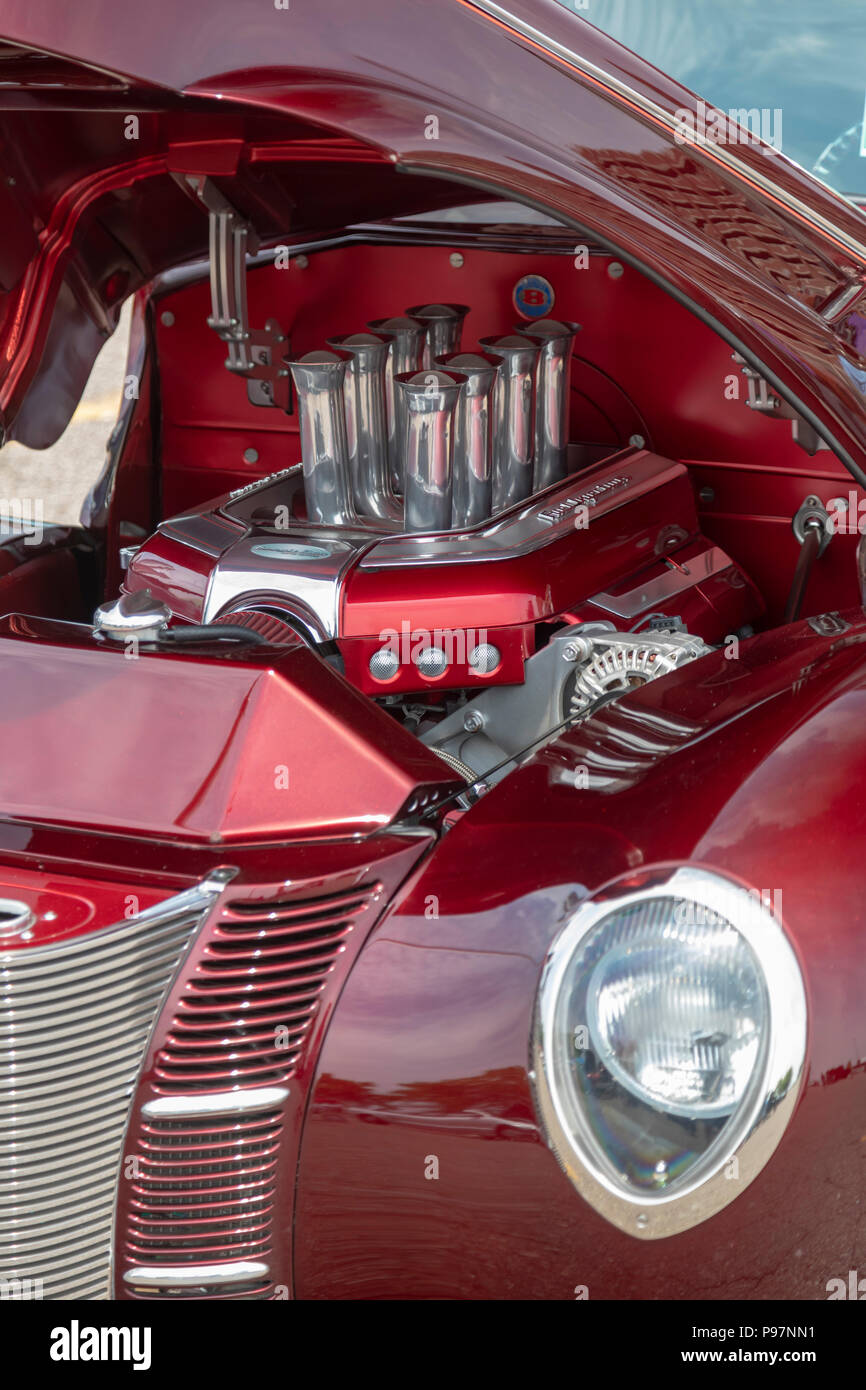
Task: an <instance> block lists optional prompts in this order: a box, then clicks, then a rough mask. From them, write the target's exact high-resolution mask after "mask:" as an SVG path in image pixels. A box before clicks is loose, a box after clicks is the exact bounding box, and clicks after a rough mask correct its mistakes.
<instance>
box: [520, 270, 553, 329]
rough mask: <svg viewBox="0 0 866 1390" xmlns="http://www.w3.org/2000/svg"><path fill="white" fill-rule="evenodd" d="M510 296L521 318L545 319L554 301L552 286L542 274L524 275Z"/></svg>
mask: <svg viewBox="0 0 866 1390" xmlns="http://www.w3.org/2000/svg"><path fill="white" fill-rule="evenodd" d="M511 298H512V301H513V303H514V307H515V309H516V310H517V312H518V314H519V315H520V317H521V318H522V319H546V318H547V317H548V315H549V314H550V311H551V309H552V308H553V306H554V304H555V303H556V295H555V294H554V292H553V286H552V285H551V283H550V281H549V280H545V278H544V276H543V275H524V277H523V279H522V280H518V282H517V284H516V285H515V286H514V293H513V294H512V296H511Z"/></svg>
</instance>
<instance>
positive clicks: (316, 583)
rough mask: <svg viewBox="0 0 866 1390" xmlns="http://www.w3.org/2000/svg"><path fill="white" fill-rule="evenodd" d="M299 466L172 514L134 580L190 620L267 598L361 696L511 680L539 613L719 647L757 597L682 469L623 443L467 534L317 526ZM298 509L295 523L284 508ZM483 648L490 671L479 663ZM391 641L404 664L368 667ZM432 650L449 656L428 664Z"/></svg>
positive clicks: (530, 646) (140, 558) (541, 617)
mask: <svg viewBox="0 0 866 1390" xmlns="http://www.w3.org/2000/svg"><path fill="white" fill-rule="evenodd" d="M299 484H300V477H299V474H298V472H297V470H287V472H286V474H283V475H277V476H276V477H275V478H274V479H272V480H271V481H267V480H266V481H265V482H263V483H261V484H254V485H253V486H252V487H251V488H247V489H244V490H243V493H242V494H240V495H236V496H235V497H229V498H227V499H222V500H220V501H218V502H217V503H215V504H213V505H212V507H211V508H210V509H208V508H202V509H201V510H200V511H199V512H197V513H193V514H191V515H189V516H186V517H182V518H179V519H178V520H176V521H170V522H167V523H165V524H164V525H163V526H161V527H160V530H159V531H158V532H157V534H156V535H155V536H154V537H152V538H151V540H150V541H148V542H147V543H146V545H144V546H143V547H142V549H141V550H140V551H139V552H138V554H137V555H136V557H135V559H134V561H133V563H132V565H131V567H130V571H129V574H128V576H127V586H126V587H127V588H128V589H129V590H130V591H132V590H135V589H139V588H144V587H148V588H150V589H151V590H152V592H153V593H154V594H155V595H156V596H157V597H159V598H161V599H162V600H163V601H164V602H166V603H167V604H168V606H169V607H170V608H171V609H172V612H173V613H174V614H175V615H176V617H177V618H178V619H180V620H181V621H192V622H202V621H212V620H214V619H215V618H217V617H223V616H226V615H228V614H231V613H237V612H242V611H245V610H246V611H249V610H250V609H251V608H258V609H260V610H264V611H273V612H277V613H280V612H282V613H286V614H287V615H292V616H293V617H294V619H295V620H300V621H301V622H303V623H304V624H305V626H307V628H308V629H309V630H310V631H312V633H313V635H314V636H316V637H317V638H319V639H320V640H336V641H337V642H338V644H339V647H340V650H341V653H342V656H343V659H344V662H345V669H346V674H347V676H348V678H349V679H350V680H351V681H352V683H353V684H354V685H356V686H357V687H358V688H359V689H361V690H363V691H365V692H366V693H367V694H372V695H383V694H391V693H396V692H412V691H416V692H423V691H428V690H436V689H437V688H452V689H453V688H456V687H463V686H470V687H471V686H476V687H477V686H483V685H488V684H506V683H509V684H514V683H519V682H520V681H522V679H523V663H524V661H525V659H526V657H527V656H528V655H530V654H531V653H532V652H533V651H534V650H535V629H536V624H538V623H541V622H551V621H563V620H564V621H570V622H574V621H580V620H582V619H589V618H592V619H596V620H597V619H599V618H606V619H608V620H609V621H613V622H614V624H615V625H616V626H617V627H620V628H629V627H632V626H634V625H635V624H636V622H638V621H639V620H640V619H641V618H642V617H644V616H645V615H647V614H649V613H650V612H661V613H665V614H667V615H671V616H680V617H682V618H683V619H684V621H685V622H686V623H687V626H688V627H689V630H690V631H692V632H693V633H695V634H696V635H697V636H700V637H703V638H704V640H705V641H708V642H718V641H721V640H722V638H723V637H724V636H725V635H726V634H727V633H729V632H732V631H735V630H737V629H738V628H739V627H741V626H742V625H743V624H744V623H746V622H748V621H750V620H751V619H753V618H754V617H755V616H756V615H757V614H758V613H759V612H760V611H761V608H762V604H761V599H760V597H759V595H758V594H757V591H756V590H755V588H754V586H753V585H752V584H751V583H750V581H749V580H748V579H747V578H746V576H745V575H744V574H743V573H742V571H741V570H740V569H739V568H738V567H737V566H736V565H735V564H734V563H733V562H732V561H731V560H730V558H729V557H728V556H727V555H726V554H725V553H724V552H723V551H722V550H720V549H719V548H718V547H716V546H713V545H711V544H710V542H709V541H707V540H706V538H704V537H703V536H701V534H700V532H699V529H698V520H697V514H696V510H695V502H694V495H693V490H692V484H691V480H690V477H689V473H688V469H687V468H686V467H685V466H684V465H682V464H679V463H674V462H672V461H671V460H670V459H665V458H662V457H660V456H659V455H657V454H652V453H649V452H647V451H646V450H625V451H623V452H622V453H619V454H617V455H615V456H614V457H612V458H610V459H607V460H605V461H604V462H603V463H601V464H597V465H595V466H593V467H592V468H590V469H587V470H585V471H583V472H582V473H580V474H578V475H574V476H572V477H571V478H570V479H569V480H568V481H567V482H566V483H563V484H558V485H557V486H556V487H554V488H549V489H548V490H547V491H546V492H543V493H540V494H538V495H537V496H536V497H534V498H532V499H531V500H530V501H528V502H524V503H521V504H519V505H518V506H516V507H514V508H512V509H511V510H510V511H508V512H505V513H502V514H501V515H500V516H498V517H496V518H495V519H494V520H493V521H491V522H488V523H487V524H486V525H484V526H481V527H476V528H475V529H473V530H467V531H460V532H446V533H440V534H437V535H430V536H417V535H394V534H390V535H389V534H385V535H383V534H382V532H381V528H380V529H378V530H377V529H376V523H371V526H370V529H369V530H366V529H365V530H363V531H351V532H350V531H342V530H337V529H333V528H326V527H318V526H313V525H310V524H309V523H307V522H305V521H304V520H303V519H302V518H301V512H302V502H301V498H300V492H299ZM286 511H288V512H289V513H290V515H291V517H292V522H291V525H290V528H289V529H288V530H287V529H286V528H285V526H283V527H282V529H280V528H279V527H278V526H277V525H276V521H275V518H276V517H277V515H278V514H279V512H282V513H284V514H285V513H286ZM479 643H486V644H490V645H493V646H494V647H495V648H496V649H497V651H498V652H499V661H498V664H496V665H495V667H494V669H492V670H489V671H486V672H481V671H479V670H477V669H475V668H474V667H473V666H472V665H471V664H470V661H469V657H470V656H471V653H472V650H473V648H474V647H475V646H476V645H478V644H479ZM383 645H387V646H390V647H391V648H392V649H394V650H396V651H397V653H398V656H399V663H398V665H397V667H396V670H394V671H393V672H386V673H384V674H383V675H382V676H381V677H374V676H373V675H371V673H370V659H371V657H372V656H373V655H374V653H375V652H377V651H378V650H379V649H380V648H382V646H383ZM425 646H438V647H441V648H443V649H444V650H445V652H446V658H447V664H446V665H445V668H444V669H443V670H441V671H439V672H436V673H432V674H424V673H423V671H421V670H419V668H418V665H417V664H416V656H417V653H418V651H420V650H421V649H423V648H424V647H425Z"/></svg>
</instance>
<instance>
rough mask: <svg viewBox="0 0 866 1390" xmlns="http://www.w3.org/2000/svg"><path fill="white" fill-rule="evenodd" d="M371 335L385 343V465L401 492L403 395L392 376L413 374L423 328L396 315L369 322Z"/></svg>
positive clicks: (415, 322)
mask: <svg viewBox="0 0 866 1390" xmlns="http://www.w3.org/2000/svg"><path fill="white" fill-rule="evenodd" d="M367 327H368V328H369V329H370V332H371V333H375V334H376V336H377V337H379V338H384V339H385V341H386V342H387V343H388V344H389V348H388V360H387V362H386V364H385V405H386V409H387V412H388V462H389V465H390V468H391V487H392V488H393V490H394V492H398V493H400V494H401V495H402V492H403V452H402V449H401V440H402V439H403V436H404V434H405V420H404V418H403V395H402V392H395V390H394V377H395V376H399V375H400V373H401V372H416V371H417V370H418V368H419V367H420V365H421V352H422V349H423V346H424V340H425V334H426V327H425V325H424V324H423V323H421V322H420V320H418V319H410V318H406V317H405V316H400V315H398V316H397V317H396V318H390V319H373V320H372V321H371V322H370V323H368V324H367Z"/></svg>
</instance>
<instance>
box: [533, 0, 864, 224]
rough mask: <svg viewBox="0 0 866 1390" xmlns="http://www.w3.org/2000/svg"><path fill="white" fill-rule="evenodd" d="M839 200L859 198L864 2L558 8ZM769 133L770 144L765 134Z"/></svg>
mask: <svg viewBox="0 0 866 1390" xmlns="http://www.w3.org/2000/svg"><path fill="white" fill-rule="evenodd" d="M558 3H559V4H561V5H562V6H563V8H564V9H567V10H570V11H571V12H572V13H573V14H574V15H575V18H576V21H577V22H580V23H590V24H593V25H595V26H596V27H597V28H599V29H603V30H604V32H605V33H607V34H610V35H611V36H612V37H613V38H615V39H618V40H619V42H620V43H623V44H625V46H626V47H627V48H630V49H632V51H633V52H635V53H637V54H639V55H640V57H641V58H645V59H646V60H647V61H648V62H650V63H653V64H654V65H655V67H657V68H661V69H662V71H663V72H665V73H667V75H668V76H669V77H673V78H675V79H676V80H677V81H678V82H681V83H682V84H683V85H684V86H686V87H689V88H690V89H691V90H692V91H693V92H696V93H697V95H698V96H699V97H703V98H704V100H705V101H707V102H708V103H710V104H711V105H713V106H715V107H718V108H719V109H721V110H723V111H749V112H752V113H755V112H757V113H759V114H760V116H761V126H760V127H758V126H757V125H756V123H755V121H754V114H753V117H752V119H751V120H750V122H749V129H752V130H755V129H760V130H761V134H762V135H764V138H769V139H770V140H771V143H773V144H775V145H777V146H778V147H779V148H781V149H782V150H783V152H784V153H785V154H786V155H788V156H789V158H791V159H793V160H796V162H797V163H798V164H801V165H802V166H803V168H805V169H808V170H810V172H812V173H814V174H815V175H817V177H818V178H820V179H822V180H823V181H824V182H825V183H828V184H830V186H831V187H832V188H835V189H836V190H837V191H838V192H839V193H845V194H847V195H848V196H849V197H855V198H858V199H866V129H864V108H866V2H864V0H820V3H816V0H727V3H726V4H720V3H719V0H558ZM768 132H769V135H768Z"/></svg>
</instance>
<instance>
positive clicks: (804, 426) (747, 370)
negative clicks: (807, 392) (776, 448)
mask: <svg viewBox="0 0 866 1390" xmlns="http://www.w3.org/2000/svg"><path fill="white" fill-rule="evenodd" d="M731 358H732V360H733V361H734V362H736V364H737V366H738V367H739V368H740V371H741V372H742V374H743V376H744V377H745V378H746V384H747V386H748V390H749V397H748V400H747V401H746V404H747V405H748V407H749V409H750V410H754V411H755V412H756V414H758V415H772V416H774V417H775V418H776V419H777V420H790V422H791V437H792V438H793V440H794V443H795V444H799V446H800V448H801V449H803V450H804V452H805V453H807V454H808V455H809V457H810V458H814V456H815V454H817V453H818V452H819V450H821V449H829V447H830V446H829V445H828V444H825V442H824V440H823V439H822V438H821V436H820V435H819V434H818V431H817V430H816V429H815V428H814V426H813V425H810V424H809V423H808V422H807V421H806V420H803V419H801V418H800V416H799V415H798V414H797V412H796V411H795V410H794V409H793V408H792V407H791V406H790V405H788V403H787V401H783V400H782V398H781V397H780V396H777V395H776V393H775V392H774V391H771V390H770V386H769V383H768V382H766V381H765V380H764V378H763V377H762V376H761V375H760V373H759V372H756V371H755V369H754V367H749V366H747V364H746V361H745V358H743V357H741V356H740V354H739V353H738V352H732V353H731Z"/></svg>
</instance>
